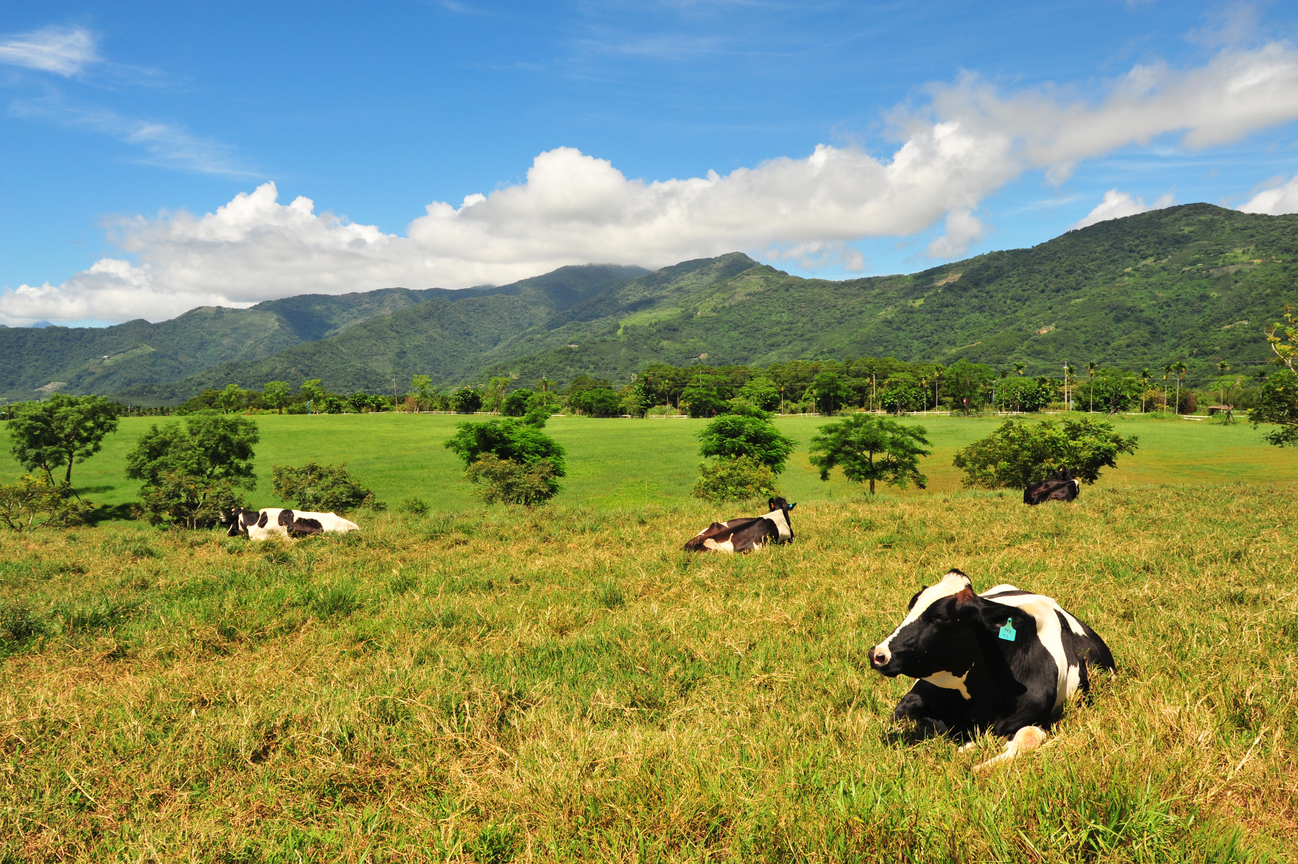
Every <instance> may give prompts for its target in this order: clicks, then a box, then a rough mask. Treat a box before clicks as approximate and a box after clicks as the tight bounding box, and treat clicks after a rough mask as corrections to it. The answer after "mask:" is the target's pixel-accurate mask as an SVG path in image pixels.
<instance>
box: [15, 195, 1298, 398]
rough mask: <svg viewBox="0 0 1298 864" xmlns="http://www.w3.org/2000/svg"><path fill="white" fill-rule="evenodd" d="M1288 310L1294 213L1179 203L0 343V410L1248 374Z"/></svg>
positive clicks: (1296, 282) (387, 292)
mask: <svg viewBox="0 0 1298 864" xmlns="http://www.w3.org/2000/svg"><path fill="white" fill-rule="evenodd" d="M1286 304H1294V305H1298V215H1296V216H1265V215H1256V214H1246V213H1239V212H1236V211H1233V210H1226V209H1223V208H1220V207H1215V206H1212V205H1208V204H1190V205H1183V206H1178V207H1170V208H1167V209H1163V210H1156V211H1151V212H1149V213H1143V214H1140V215H1137V216H1129V217H1126V218H1123V219H1115V220H1111V221H1108V222H1101V223H1099V224H1096V225H1093V226H1090V227H1088V228H1084V229H1081V230H1077V231H1070V232H1068V233H1067V234H1064V235H1062V236H1060V237H1057V238H1055V239H1053V240H1050V241H1048V242H1046V243H1042V244H1040V245H1038V246H1034V247H1032V248H1030V249H1016V250H1009V251H1002V252H990V253H987V254H985V255H979V256H977V257H974V258H969V259H966V260H964V261H958V262H954V263H950V264H943V265H941V266H938V267H933V268H930V269H927V270H923V271H921V272H917V273H912V274H907V275H898V276H871V277H865V278H861V279H849V280H843V281H831V280H823V279H804V278H800V277H797V276H791V275H789V274H787V273H785V272H783V271H781V270H777V269H775V268H773V267H770V266H767V265H762V264H759V263H758V262H756V261H754V260H753V259H751V258H749V257H748V256H746V255H743V254H741V253H738V252H735V253H731V254H728V255H723V256H720V257H718V258H710V259H700V260H695V261H686V262H683V263H680V264H677V265H674V266H671V267H665V268H662V269H660V270H657V271H653V272H649V271H646V270H644V269H642V268H638V267H625V266H615V265H585V266H577V267H563V268H560V269H559V270H556V271H554V272H552V273H548V274H545V275H543V276H538V277H535V278H532V279H525V280H523V281H521V282H517V283H514V284H512V285H506V286H501V287H493V288H470V289H463V290H457V291H450V290H443V289H436V288H434V289H425V290H408V289H405V288H389V289H384V290H380V291H370V292H364V293H356V294H347V295H341V296H328V295H303V296H299V297H290V298H287V299H284V300H272V301H268V302H265V303H260V304H258V305H256V306H253V307H251V308H249V309H245V310H234V309H224V308H215V307H205V308H200V309H194V310H191V311H190V312H187V313H185V314H184V315H182V316H180V317H178V318H175V319H173V320H170V321H164V322H161V323H158V324H150V323H148V322H146V321H142V320H140V321H130V322H127V323H125V324H120V325H116V326H114V327H106V328H71V329H70V328H64V327H45V328H41V329H34V328H21V329H19V328H6V329H0V396H3V397H5V398H8V399H11V400H12V399H30V398H33V397H35V396H38V395H40V394H42V393H48V392H51V391H52V390H54V389H58V390H61V391H63V392H70V393H86V392H96V393H103V394H107V395H113V396H117V397H119V398H123V399H130V400H133V401H136V402H142V403H175V402H179V401H182V400H184V399H186V398H188V397H189V396H192V395H194V394H195V393H197V392H200V391H201V390H202V389H204V388H206V387H216V388H221V387H224V386H225V385H226V384H228V383H237V384H239V385H241V386H243V387H248V388H257V389H259V388H260V387H262V386H263V385H264V384H265V383H266V382H267V381H271V380H283V381H288V382H289V383H291V384H293V385H294V386H296V385H298V384H300V383H301V382H302V381H303V380H305V379H307V378H320V379H323V382H324V384H325V386H326V387H327V388H329V389H331V390H334V391H336V392H344V393H346V392H352V391H354V390H359V389H364V390H369V391H372V392H385V391H387V390H389V389H391V388H392V386H393V379H396V383H397V384H398V385H401V386H404V385H405V384H406V383H407V382H408V381H409V379H410V376H411V375H414V374H427V375H431V376H432V378H433V380H434V381H435V382H437V383H439V384H443V385H454V384H461V383H470V382H474V381H480V380H483V379H485V377H486V376H488V375H493V374H503V375H510V376H513V377H516V378H518V379H519V380H520V382H523V383H531V382H532V381H535V380H536V379H539V378H541V377H546V378H549V379H551V380H553V381H556V382H563V381H566V380H570V379H571V378H573V377H575V376H576V375H578V374H581V373H587V374H591V375H596V376H600V377H605V378H609V379H611V380H613V381H615V382H620V381H626V380H628V379H629V378H630V376H631V375H632V374H633V373H634V372H635V371H637V370H638V369H640V368H643V366H644V365H646V364H647V363H650V362H655V361H664V362H669V363H673V364H677V365H683V364H689V363H696V362H698V363H706V364H708V365H722V364H727V363H747V364H755V365H765V364H769V363H772V362H781V361H788V360H793V359H829V358H835V359H844V358H847V357H858V356H894V357H897V358H899V359H903V360H908V361H919V360H930V361H933V360H935V361H939V362H943V363H951V362H954V361H955V360H957V359H960V358H965V359H969V360H974V361H978V362H986V363H991V364H994V365H998V366H1002V367H1004V366H1008V364H1011V363H1015V362H1021V363H1024V364H1026V366H1027V371H1028V372H1029V374H1038V373H1045V372H1051V373H1057V371H1058V370H1059V369H1060V368H1061V367H1062V364H1063V363H1064V362H1065V361H1071V362H1073V363H1074V364H1077V365H1085V363H1086V362H1087V361H1095V362H1098V363H1100V364H1101V365H1120V366H1126V367H1131V368H1135V367H1139V366H1151V367H1157V366H1161V365H1163V364H1165V363H1168V362H1171V361H1175V360H1185V361H1186V362H1187V363H1188V364H1189V365H1190V366H1191V369H1192V374H1194V373H1198V374H1199V375H1200V376H1206V375H1209V374H1215V373H1216V368H1215V364H1216V363H1217V362H1218V361H1219V360H1225V361H1227V362H1229V363H1230V365H1231V367H1232V369H1234V370H1237V371H1239V370H1246V369H1251V368H1254V367H1261V366H1262V365H1263V364H1264V363H1265V361H1266V359H1267V357H1268V355H1269V351H1268V348H1267V344H1266V341H1265V338H1264V336H1263V329H1264V327H1265V325H1266V324H1268V323H1269V322H1272V321H1274V320H1276V319H1277V318H1278V317H1279V315H1280V313H1281V312H1282V311H1283V309H1284V307H1285V305H1286Z"/></svg>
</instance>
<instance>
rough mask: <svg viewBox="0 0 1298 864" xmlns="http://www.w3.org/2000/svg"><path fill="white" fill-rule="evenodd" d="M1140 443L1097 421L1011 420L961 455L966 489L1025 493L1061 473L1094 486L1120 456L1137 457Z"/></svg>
mask: <svg viewBox="0 0 1298 864" xmlns="http://www.w3.org/2000/svg"><path fill="white" fill-rule="evenodd" d="M1135 450H1136V437H1135V436H1134V435H1133V436H1132V437H1130V438H1123V437H1122V436H1121V435H1118V434H1117V433H1116V432H1114V431H1113V424H1111V423H1108V422H1105V421H1103V420H1097V419H1094V418H1091V417H1080V418H1078V419H1076V420H1073V419H1066V420H1061V421H1057V420H1043V421H1041V422H1040V423H1027V422H1025V421H1023V420H1007V421H1005V422H1004V423H1002V424H1001V425H1000V427H998V428H997V429H996V430H995V431H994V432H992V433H991V434H990V435H988V436H987V437H986V438H982V439H979V440H978V441H975V442H974V443H972V444H970V445H969V446H968V447H965V448H964V449H962V450H959V451H957V452H956V454H955V463H954V464H955V467H957V468H959V469H960V470H961V471H963V472H965V478H964V485H965V486H970V487H982V488H985V489H999V488H1005V487H1011V488H1018V489H1023V488H1025V487H1026V486H1027V485H1028V484H1029V483H1035V482H1037V481H1039V480H1044V479H1045V478H1046V477H1048V476H1050V475H1051V474H1053V473H1055V472H1056V471H1058V470H1059V469H1060V468H1070V469H1072V471H1073V473H1074V474H1075V475H1076V477H1077V479H1078V480H1081V481H1082V482H1083V483H1094V482H1095V481H1096V479H1098V478H1099V476H1100V469H1101V468H1104V467H1106V466H1107V467H1109V468H1116V467H1117V462H1116V459H1117V456H1118V454H1119V453H1134V452H1135Z"/></svg>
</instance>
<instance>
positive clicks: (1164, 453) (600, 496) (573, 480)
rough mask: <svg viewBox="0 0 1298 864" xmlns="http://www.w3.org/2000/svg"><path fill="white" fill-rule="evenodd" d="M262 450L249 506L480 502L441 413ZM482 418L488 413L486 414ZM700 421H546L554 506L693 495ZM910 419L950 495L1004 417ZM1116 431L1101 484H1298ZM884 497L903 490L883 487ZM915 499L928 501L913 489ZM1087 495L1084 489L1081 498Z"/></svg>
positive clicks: (1223, 450)
mask: <svg viewBox="0 0 1298 864" xmlns="http://www.w3.org/2000/svg"><path fill="white" fill-rule="evenodd" d="M254 419H256V421H257V423H258V426H259V427H260V429H261V443H260V444H259V445H258V446H257V469H258V470H257V474H258V478H259V480H260V484H259V486H258V488H257V490H256V491H255V493H253V494H251V495H250V496H249V498H250V501H251V502H252V504H253V506H256V507H270V506H279V505H282V504H285V503H289V502H282V501H279V500H277V499H276V498H275V497H274V496H272V495H271V490H270V466H271V465H300V464H302V463H304V462H306V461H309V460H315V461H318V462H333V463H336V462H346V463H347V465H348V468H349V469H350V470H351V471H352V472H353V473H354V474H355V475H356V476H358V477H359V478H360V479H361V480H362V481H363V482H365V483H366V485H369V486H372V487H373V488H374V490H375V493H376V495H377V497H378V498H379V500H382V501H386V502H387V503H388V504H389V505H392V504H395V503H397V502H398V501H401V500H402V499H405V498H410V497H418V498H422V499H423V500H425V501H427V502H428V504H429V505H430V506H431V507H432V508H433V509H435V510H438V511H442V512H458V511H461V510H464V509H466V508H470V507H473V506H475V500H474V498H473V495H472V487H470V486H469V485H468V484H467V483H465V482H464V481H463V479H462V476H463V465H461V464H460V462H459V461H458V460H457V459H456V457H455V455H454V454H452V453H451V452H450V451H449V450H446V449H445V448H444V447H443V446H442V442H444V441H445V440H446V439H447V438H448V437H449V436H450V435H452V434H454V432H455V424H456V423H460V422H464V418H462V417H455V416H452V415H445V414H420V415H402V414H399V415H392V414H363V415H362V414H341V415H319V416H313V417H307V416H282V417H281V416H275V415H261V416H257V417H256V418H254ZM479 419H481V418H479ZM153 422H154V421H153V420H151V419H148V418H139V417H135V418H126V419H124V420H123V421H122V425H121V430H120V431H119V432H118V433H117V434H116V435H113V436H111V437H109V438H108V439H107V440H106V441H105V443H104V449H103V452H101V453H99V454H98V455H96V456H94V457H92V458H91V459H90V460H89V461H87V462H85V463H84V464H80V465H78V466H76V468H75V469H74V473H73V482H74V484H75V485H76V486H77V487H78V489H79V490H80V491H81V494H82V495H84V496H85V497H87V498H90V499H91V500H93V501H96V502H98V503H102V504H105V505H116V504H123V503H126V502H129V501H133V500H137V499H138V497H139V486H138V484H136V483H134V482H131V481H128V480H126V478H125V466H126V453H127V452H128V451H129V450H130V449H131V448H132V447H134V446H135V442H136V441H137V440H138V439H139V437H140V436H141V435H142V434H143V433H144V432H145V431H146V430H147V429H148V428H149V426H150V425H151V424H152V423H153ZM705 422H706V421H703V420H621V419H614V420H595V419H590V418H579V417H559V418H554V419H553V420H551V421H550V423H549V424H548V425H547V426H546V432H547V433H548V434H550V435H552V436H553V437H554V438H555V439H557V440H558V441H559V442H560V443H562V444H563V445H564V446H565V447H566V448H567V449H568V469H569V476H568V477H567V478H566V479H565V481H564V491H563V492H562V493H561V494H560V497H559V499H558V500H559V501H560V502H563V503H568V504H575V505H579V506H585V507H594V508H596V509H610V508H612V509H617V508H625V507H641V506H644V505H646V504H655V505H666V504H672V503H675V502H678V501H680V500H681V499H682V498H683V497H686V496H688V495H689V492H690V488H691V486H692V485H693V483H694V479H695V478H696V477H697V476H698V468H699V463H700V461H701V460H700V458H699V456H698V440H697V438H696V437H695V436H696V435H697V434H698V432H699V430H700V429H701V428H702V427H703V425H704V423H705ZM776 422H777V424H778V425H779V427H780V428H781V430H782V431H784V432H785V433H786V434H788V435H790V436H791V437H793V438H794V439H796V440H797V441H799V442H800V446H799V448H798V451H797V452H796V453H795V454H794V456H793V458H792V459H791V460H790V462H789V466H788V469H787V470H786V471H785V473H784V474H783V475H781V477H780V485H781V491H782V492H783V493H784V494H785V495H786V497H788V498H789V500H790V501H799V502H803V501H805V502H810V501H823V500H844V499H856V498H859V497H860V496H861V494H862V491H861V488H860V487H858V486H855V485H854V484H851V483H847V482H846V481H844V480H843V479H842V477H841V476H840V475H839V473H838V472H835V475H834V476H833V477H832V478H831V479H830V480H829V481H828V482H821V481H820V479H819V475H818V474H817V472H816V470H815V469H814V468H812V466H811V463H810V462H809V461H808V460H807V445H808V443H809V442H810V440H811V438H812V436H813V435H815V434H816V429H817V427H818V426H821V425H823V424H824V423H826V422H829V421H828V420H826V419H825V418H819V417H788V418H781V419H779V420H777V421H776ZM904 422H906V423H914V424H917V425H922V426H924V427H925V428H927V429H928V432H929V440H930V441H931V442H932V445H933V455H932V456H931V457H929V458H927V459H925V460H924V461H923V463H922V465H921V469H922V470H923V471H924V472H925V473H926V474H927V475H928V478H929V492H930V493H933V492H937V493H943V492H954V491H956V490H957V489H959V488H960V474H959V472H957V471H956V469H955V468H953V467H952V466H951V459H952V457H953V456H954V455H955V451H956V450H957V449H959V448H960V447H963V446H965V445H967V444H969V443H970V442H972V441H973V440H975V439H976V438H979V437H982V436H983V435H986V434H987V433H988V432H990V431H991V430H992V429H993V428H995V427H996V426H997V425H998V424H999V423H1000V422H1002V421H1001V420H999V419H995V418H992V417H973V418H962V417H927V418H925V417H913V418H908V419H906V420H905V421H904ZM1114 422H1115V425H1116V426H1117V428H1118V430H1119V431H1120V433H1121V434H1123V435H1136V436H1138V437H1139V439H1140V447H1139V449H1138V450H1137V451H1136V453H1135V454H1134V455H1133V456H1124V457H1121V458H1120V459H1119V462H1118V464H1119V468H1118V470H1116V471H1114V470H1108V471H1106V472H1105V474H1104V476H1103V477H1101V479H1100V482H1099V484H1098V485H1097V488H1107V487H1115V486H1142V485H1148V484H1155V483H1217V482H1242V483H1295V482H1298V456H1295V454H1294V453H1292V452H1289V451H1284V450H1280V449H1278V448H1275V447H1272V446H1270V445H1268V444H1266V443H1265V442H1264V441H1263V440H1262V433H1261V432H1260V431H1255V430H1254V429H1252V428H1251V427H1249V426H1248V425H1247V424H1244V423H1237V424H1235V425H1233V426H1221V425H1219V424H1218V423H1215V422H1213V423H1208V422H1202V423H1200V422H1195V421H1186V420H1157V419H1153V418H1152V417H1138V418H1131V417H1121V418H1117V419H1116V420H1115V421H1114ZM7 434H8V433H7V432H5V431H3V429H0V480H9V479H12V477H13V476H15V475H16V474H18V473H20V472H21V467H20V466H19V465H18V464H17V463H16V462H14V461H13V459H12V457H11V456H10V454H9V446H8V438H7ZM888 494H896V493H895V492H892V491H891V490H888ZM907 494H908V495H912V496H923V495H925V494H929V493H924V492H920V491H918V490H914V491H912V492H910V493H907ZM1084 494H1085V493H1084Z"/></svg>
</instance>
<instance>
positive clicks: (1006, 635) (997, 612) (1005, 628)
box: [959, 597, 1037, 642]
mask: <svg viewBox="0 0 1298 864" xmlns="http://www.w3.org/2000/svg"><path fill="white" fill-rule="evenodd" d="M976 601H977V602H973V603H964V604H961V605H960V607H959V608H960V617H961V619H962V620H964V621H967V622H968V623H970V624H972V625H973V626H974V627H976V628H977V629H979V630H982V631H983V632H984V633H990V634H991V635H993V636H997V637H999V638H1001V639H1004V640H1005V641H1006V642H1019V641H1022V640H1023V639H1025V638H1027V636H1028V635H1029V634H1035V633H1036V632H1037V624H1036V619H1035V618H1033V617H1032V616H1031V615H1029V614H1028V613H1026V612H1024V611H1023V610H1022V609H1019V608H1017V607H1015V606H1008V605H1006V604H1004V603H996V602H994V601H991V600H984V599H983V598H982V597H978V598H976Z"/></svg>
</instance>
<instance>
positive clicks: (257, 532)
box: [222, 507, 361, 540]
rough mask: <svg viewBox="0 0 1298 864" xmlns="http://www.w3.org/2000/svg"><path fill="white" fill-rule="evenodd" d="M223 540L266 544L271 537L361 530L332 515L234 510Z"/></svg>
mask: <svg viewBox="0 0 1298 864" xmlns="http://www.w3.org/2000/svg"><path fill="white" fill-rule="evenodd" d="M222 521H223V522H224V523H225V524H227V525H229V526H230V527H229V530H228V531H226V532H225V533H226V536H227V537H238V536H239V535H240V534H242V535H244V536H245V537H247V538H249V539H250V540H268V539H270V538H271V537H308V536H310V535H312V534H321V533H323V532H325V531H338V532H347V531H356V530H359V529H360V527H361V526H359V525H357V524H356V523H355V522H350V521H348V520H346V519H344V518H343V517H341V516H339V515H337V514H335V513H310V512H306V511H302V510H288V509H285V508H282V507H264V508H262V509H261V510H244V509H243V508H236V509H234V510H232V511H231V512H230V517H229V519H228V520H222Z"/></svg>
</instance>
